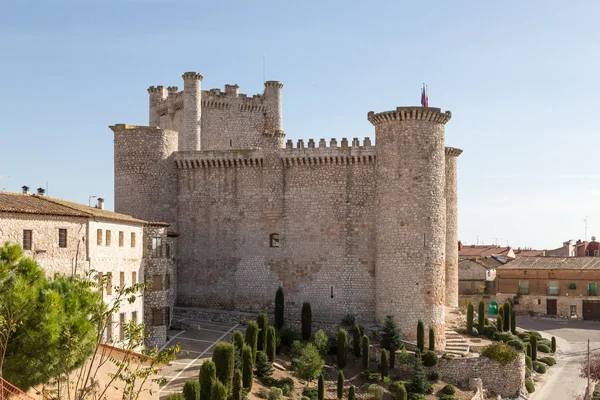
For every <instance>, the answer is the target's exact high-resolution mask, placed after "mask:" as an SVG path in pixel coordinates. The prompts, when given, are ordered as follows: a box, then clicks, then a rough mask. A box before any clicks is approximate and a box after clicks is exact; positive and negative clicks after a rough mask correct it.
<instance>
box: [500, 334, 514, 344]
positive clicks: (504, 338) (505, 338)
mask: <svg viewBox="0 0 600 400" xmlns="http://www.w3.org/2000/svg"><path fill="white" fill-rule="evenodd" d="M498 340H500V341H501V342H504V343H507V342H508V341H510V340H517V338H516V337H514V336H513V335H512V333H498Z"/></svg>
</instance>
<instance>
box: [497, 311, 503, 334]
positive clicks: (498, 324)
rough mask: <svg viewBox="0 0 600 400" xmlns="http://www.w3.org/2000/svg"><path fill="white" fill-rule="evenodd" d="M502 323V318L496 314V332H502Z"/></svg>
mask: <svg viewBox="0 0 600 400" xmlns="http://www.w3.org/2000/svg"><path fill="white" fill-rule="evenodd" d="M503 326H504V325H503V323H502V316H501V315H500V313H498V315H497V316H496V329H498V332H502V327H503Z"/></svg>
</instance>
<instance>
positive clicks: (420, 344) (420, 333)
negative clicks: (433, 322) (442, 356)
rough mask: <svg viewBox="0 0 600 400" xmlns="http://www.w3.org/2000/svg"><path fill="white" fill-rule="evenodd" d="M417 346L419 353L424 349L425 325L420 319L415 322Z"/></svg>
mask: <svg viewBox="0 0 600 400" xmlns="http://www.w3.org/2000/svg"><path fill="white" fill-rule="evenodd" d="M417 348H418V349H419V351H420V352H421V353H422V352H423V350H424V349H425V326H424V325H423V321H421V320H419V322H418V323H417Z"/></svg>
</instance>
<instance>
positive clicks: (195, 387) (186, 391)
mask: <svg viewBox="0 0 600 400" xmlns="http://www.w3.org/2000/svg"><path fill="white" fill-rule="evenodd" d="M183 397H185V400H200V382H198V381H187V382H186V383H185V384H184V385H183Z"/></svg>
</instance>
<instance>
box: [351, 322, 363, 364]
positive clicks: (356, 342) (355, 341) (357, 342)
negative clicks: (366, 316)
mask: <svg viewBox="0 0 600 400" xmlns="http://www.w3.org/2000/svg"><path fill="white" fill-rule="evenodd" d="M361 338H362V333H361V330H360V326H358V324H354V329H352V347H353V353H354V355H355V356H356V357H357V358H358V357H360V346H361Z"/></svg>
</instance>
